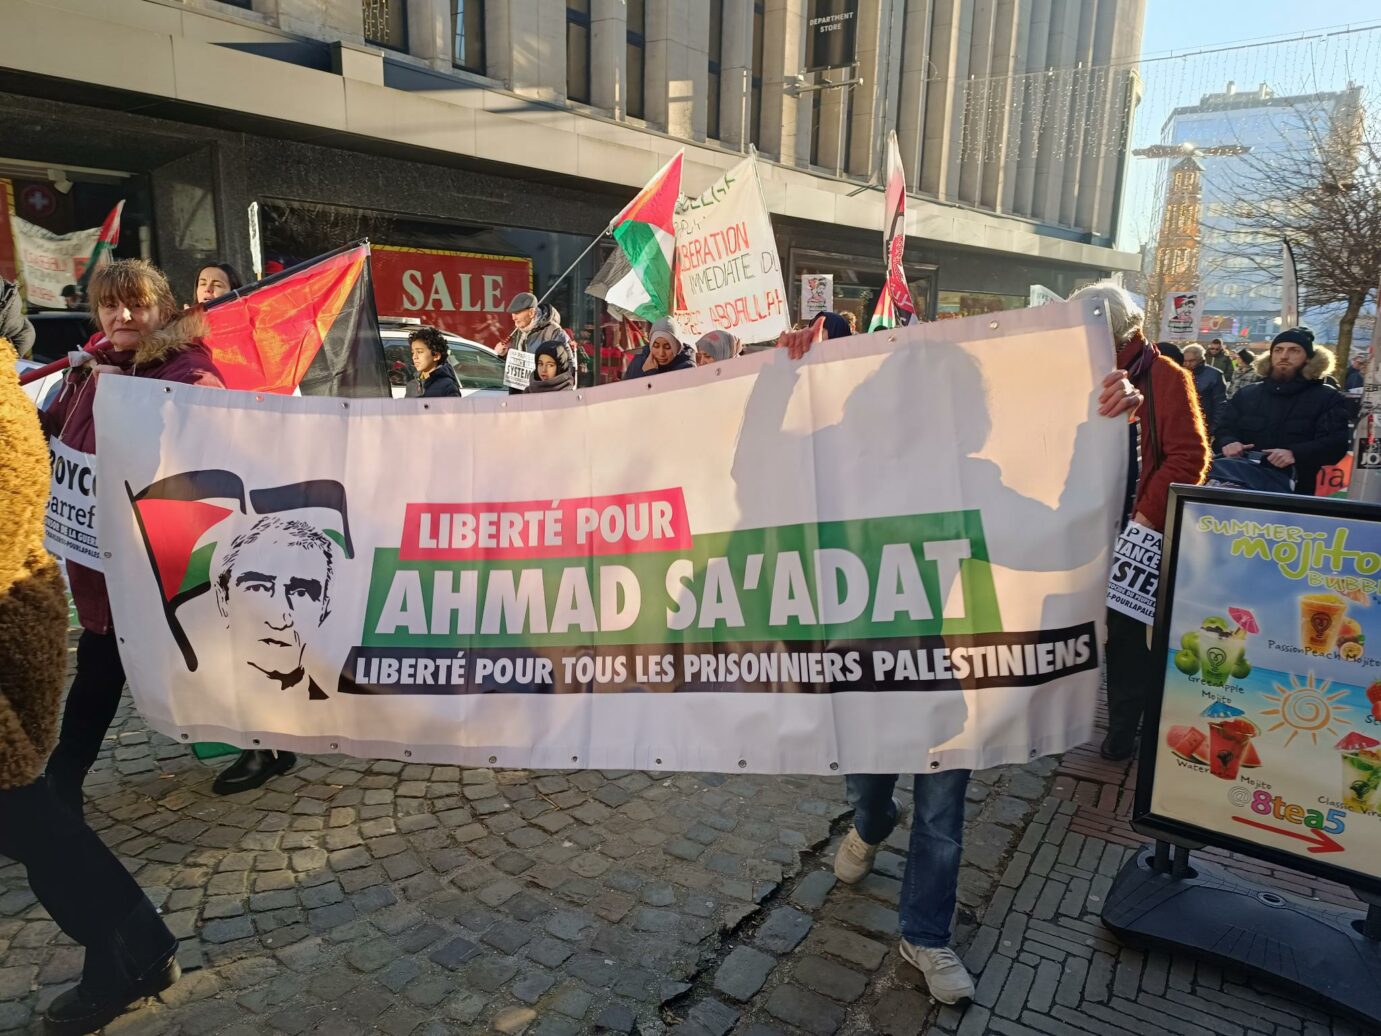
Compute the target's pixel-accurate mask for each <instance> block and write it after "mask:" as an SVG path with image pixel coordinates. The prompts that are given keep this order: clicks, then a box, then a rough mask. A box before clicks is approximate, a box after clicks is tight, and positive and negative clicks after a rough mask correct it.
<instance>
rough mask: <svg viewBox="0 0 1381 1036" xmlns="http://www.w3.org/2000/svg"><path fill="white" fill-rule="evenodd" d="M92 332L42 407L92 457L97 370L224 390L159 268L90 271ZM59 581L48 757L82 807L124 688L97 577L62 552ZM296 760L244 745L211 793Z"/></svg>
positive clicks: (129, 264)
mask: <svg viewBox="0 0 1381 1036" xmlns="http://www.w3.org/2000/svg"><path fill="white" fill-rule="evenodd" d="M88 296H89V298H90V300H91V306H92V311H93V314H94V315H95V317H96V320H97V322H98V323H99V325H100V331H98V332H97V333H96V334H95V335H93V336H92V338H91V340H90V341H89V342H87V344H86V348H85V350H84V351H83V352H82V353H80V354H76V355H77V356H78V358H79V359H80V361H81V362H79V363H74V364H73V366H72V368H71V369H70V370H69V371H68V373H67V375H66V377H65V378H64V379H63V384H62V389H61V391H60V392H59V393H58V396H57V398H56V399H55V400H54V401H53V403H52V404H51V405H50V406H49V407H48V409H47V410H45V411H42V412H41V414H40V420H41V421H42V424H43V430H44V432H45V433H46V434H47V435H48V436H49V437H51V438H53V439H56V440H57V441H58V442H59V443H61V444H62V445H63V446H65V447H66V448H67V450H68V451H70V452H72V453H74V454H76V455H78V456H88V457H90V458H91V461H92V463H94V454H95V452H96V419H95V409H94V408H95V399H96V390H97V386H98V384H99V382H100V379H101V378H102V377H114V376H117V375H127V376H131V377H139V378H157V379H159V380H161V381H176V382H182V383H184V384H188V385H204V386H208V387H211V388H224V387H225V384H224V382H222V380H221V375H220V372H219V371H218V370H217V369H216V365H215V363H214V362H213V361H212V359H211V353H210V352H209V351H208V350H207V348H206V346H205V344H204V343H203V342H202V341H201V337H200V336H201V334H202V333H203V331H204V330H205V326H206V324H205V320H204V318H203V317H202V315H201V310H200V309H190V310H179V309H178V308H177V303H176V302H175V301H174V299H173V292H172V289H171V288H170V287H169V286H168V280H167V278H166V277H164V276H163V274H162V272H161V271H160V270H159V269H158V268H157V267H155V266H154V265H153V264H152V263H149V262H148V261H146V260H143V259H120V260H117V261H116V262H113V263H111V264H109V265H107V266H104V267H102V268H101V269H99V270H97V271H96V273H95V274H93V275H92V278H91V285H90V288H89V289H88ZM67 579H68V584H69V585H70V586H71V589H72V599H73V601H74V602H75V603H76V606H77V617H78V618H79V619H80V621H81V625H82V635H81V640H80V641H78V643H77V673H76V676H75V677H74V679H73V681H72V689H71V690H70V691H69V692H68V695H67V705H66V708H65V710H64V712H63V717H62V734H61V736H60V737H59V739H58V744H57V748H56V749H54V751H53V756H52V758H51V759H49V760H48V771H47V772H48V782H49V784H50V785H51V786H52V790H53V793H54V794H55V795H56V796H57V798H58V799H59V800H60V801H61V802H63V803H64V804H66V805H67V806H68V807H69V808H70V809H71V810H72V811H73V812H74V813H75V814H76V815H77V816H81V815H82V785H83V783H85V781H86V775H87V772H88V771H90V769H91V767H92V765H93V764H94V763H95V762H96V756H97V755H98V754H99V753H100V750H101V742H102V741H104V740H105V735H106V731H108V730H109V729H110V724H111V721H112V720H113V719H114V718H115V710H116V709H117V708H118V707H119V705H120V696H121V694H122V693H123V692H124V686H125V669H124V665H123V664H122V662H121V660H120V649H119V642H118V640H117V639H116V636H115V630H114V626H113V624H112V621H111V614H110V598H109V597H108V596H107V594H106V585H105V576H104V575H102V574H101V573H100V572H98V571H96V570H94V569H92V568H90V567H88V566H86V565H83V564H80V563H78V562H77V561H74V560H72V559H70V558H69V559H67ZM295 762H296V760H295V759H294V758H293V757H292V755H291V754H290V753H282V754H279V755H277V756H275V755H273V754H272V753H269V752H244V753H241V756H240V758H239V759H238V760H237V761H236V762H235V763H232V764H231V766H230V767H229V768H227V769H226V770H225V771H224V772H222V773H221V775H220V776H219V777H218V778H217V779H216V784H215V790H216V791H217V792H218V793H219V794H229V793H230V792H234V791H245V790H248V789H250V788H255V787H258V786H259V785H260V784H263V783H264V781H266V780H268V779H269V777H272V776H273V775H274V774H277V773H284V772H286V771H287V770H288V769H290V768H291V767H292V765H293V764H294V763H295Z"/></svg>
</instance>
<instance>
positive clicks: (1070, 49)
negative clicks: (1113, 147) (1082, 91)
mask: <svg viewBox="0 0 1381 1036" xmlns="http://www.w3.org/2000/svg"><path fill="white" fill-rule="evenodd" d="M1078 44H1079V0H1051V4H1050V42H1049V43H1048V45H1047V49H1046V61H1047V65H1048V67H1049V69H1050V74H1049V75H1047V77H1046V82H1047V84H1048V85H1047V87H1046V102H1045V103H1046V111H1045V113H1044V116H1043V118H1042V121H1041V132H1040V137H1039V139H1038V140H1037V141H1036V178H1035V186H1034V191H1033V197H1032V206H1031V209H1032V211H1031V216H1032V218H1033V219H1039V220H1044V221H1045V222H1047V223H1058V222H1060V194H1061V190H1062V188H1063V185H1064V152H1065V150H1066V149H1067V147H1068V144H1069V133H1070V112H1071V107H1072V105H1071V103H1070V102H1071V100H1072V94H1073V90H1074V83H1075V76H1074V60H1075V59H1074V55H1075V52H1076V50H1077V48H1078Z"/></svg>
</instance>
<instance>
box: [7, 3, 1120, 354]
mask: <svg viewBox="0 0 1381 1036" xmlns="http://www.w3.org/2000/svg"><path fill="white" fill-rule="evenodd" d="M821 11H824V12H825V13H826V14H827V15H829V16H831V17H833V19H834V20H833V22H832V23H831V24H834V25H836V26H839V25H847V26H848V27H849V28H848V32H847V35H848V38H849V40H851V41H852V46H851V48H848V52H847V55H846V60H845V61H844V62H843V63H840V64H836V65H835V66H834V67H830V68H827V69H826V68H822V67H817V66H816V65H812V63H811V61H810V60H809V59H810V58H811V57H812V56H814V55H816V54H817V53H820V52H822V47H823V49H824V50H825V51H828V50H829V48H830V46H831V45H832V41H829V40H826V41H824V42H823V43H822V42H821V41H820V40H818V39H817V36H818V35H819V33H820V32H821V31H822V30H821V28H820V24H819V23H818V22H817V23H816V24H814V25H813V24H812V19H811V18H810V17H809V15H810V14H811V13H812V12H814V13H815V14H816V15H817V17H819V16H820V14H819V12H821ZM1143 16H1144V0H1023V2H1020V3H1015V2H1012V0H823V2H821V0H102V2H101V3H99V4H95V3H89V4H88V3H74V2H72V0H0V25H3V26H4V30H3V31H0V219H3V218H5V217H4V214H5V213H6V212H7V211H11V210H12V211H13V212H14V213H15V214H16V215H18V216H20V217H21V218H24V219H27V220H30V221H31V222H35V223H38V224H40V225H42V226H45V227H47V228H48V229H50V230H53V231H56V232H66V231H70V230H74V229H80V228H83V227H89V226H96V225H98V224H99V223H100V222H101V218H102V217H103V216H104V215H105V213H106V212H107V211H108V210H109V208H110V206H111V205H112V204H113V203H114V201H115V200H117V199H119V198H124V199H125V200H126V206H125V215H124V226H125V234H124V237H123V238H122V240H121V249H122V250H123V251H125V252H134V253H136V254H137V253H140V252H142V253H144V254H147V255H149V256H150V257H152V258H153V259H155V260H156V261H157V262H159V263H160V264H162V265H163V266H164V267H165V268H166V269H167V270H168V271H169V273H170V275H171V276H172V278H173V282H174V285H175V287H176V288H177V289H178V290H179V291H181V292H184V293H190V290H191V281H192V279H193V278H194V276H195V271H196V270H197V269H198V267H199V265H200V264H201V263H203V262H204V261H206V260H208V259H211V258H222V259H226V260H229V261H231V262H233V263H235V264H237V265H240V266H242V267H245V268H248V267H249V266H250V241H251V226H250V220H251V218H256V219H257V221H258V226H257V227H256V229H257V230H258V231H259V238H258V239H259V241H260V242H261V243H262V249H263V252H264V254H265V255H266V256H267V258H268V259H269V260H270V261H281V262H291V261H293V260H296V259H303V258H307V257H310V256H312V255H314V254H318V253H320V252H324V251H326V250H328V249H330V248H332V247H335V246H337V245H339V244H342V243H343V242H345V241H348V240H351V239H354V238H360V237H369V238H370V239H371V240H372V241H373V242H374V243H375V244H376V246H380V247H391V248H395V249H407V250H415V251H416V252H430V253H432V255H433V259H432V260H431V261H432V262H434V263H440V264H443V265H445V266H446V268H447V269H448V270H450V271H451V272H452V273H453V274H454V278H455V280H454V283H455V284H459V283H460V279H461V278H464V277H466V276H470V277H471V281H470V282H468V283H472V284H476V285H477V284H481V283H484V284H489V283H490V282H489V281H485V280H483V278H484V277H498V278H508V279H512V278H513V277H517V279H519V280H522V279H524V278H526V279H527V280H528V281H529V282H530V283H531V284H532V286H533V288H534V289H535V290H536V291H537V292H539V293H542V292H545V291H546V290H547V289H548V288H551V287H552V286H553V285H554V284H555V283H556V281H557V278H558V276H559V274H560V273H561V272H562V271H563V270H564V269H565V268H566V267H567V266H568V265H569V264H570V263H571V262H572V261H573V260H575V259H576V258H577V256H579V255H580V254H581V252H582V250H583V249H584V248H585V246H586V245H587V244H588V243H589V241H590V239H591V238H592V237H594V236H595V235H597V234H598V233H599V232H600V231H601V229H603V228H604V227H605V226H606V225H607V224H608V222H609V219H610V217H611V216H612V215H613V214H614V213H615V212H617V211H618V210H619V208H621V207H622V205H623V204H624V203H625V202H626V201H627V200H628V199H629V198H630V197H631V196H632V194H633V192H634V191H636V190H637V189H638V188H639V187H640V186H641V185H642V184H643V183H645V182H646V181H647V180H648V179H649V177H650V176H651V175H652V174H653V172H654V171H655V170H656V169H657V168H658V167H660V166H661V165H662V164H663V163H664V162H665V161H666V160H667V159H668V158H669V157H670V156H671V155H672V154H674V153H675V152H676V151H677V150H678V149H682V148H684V149H685V181H684V184H685V189H686V192H687V193H689V194H695V193H697V192H699V191H700V190H702V189H703V188H704V187H705V186H707V185H708V184H709V183H711V182H712V181H713V180H714V179H715V178H716V177H718V176H719V175H721V174H722V173H723V172H725V171H726V170H727V169H729V168H731V167H732V166H733V165H734V164H735V163H737V162H739V161H740V160H741V159H742V157H743V156H744V155H745V154H746V153H747V152H748V151H749V150H750V148H754V147H755V148H756V149H757V151H758V153H759V155H760V158H761V163H760V167H761V173H762V179H763V183H764V193H765V196H766V200H767V204H768V207H769V209H770V210H771V213H772V219H773V227H774V231H775V234H776V239H777V247H778V252H779V254H780V257H781V261H782V265H783V268H784V273H785V275H786V277H787V282H788V284H789V285H791V286H793V294H794V286H795V285H798V284H799V283H800V281H799V278H800V276H801V275H803V274H807V273H830V274H833V275H834V278H835V280H834V284H835V305H836V308H838V309H845V310H847V309H852V310H854V311H855V312H858V313H860V314H862V315H864V316H865V317H866V315H867V312H868V311H869V310H870V309H871V306H872V301H873V299H874V298H875V297H876V292H877V289H878V288H879V286H880V285H881V283H882V277H883V249H882V239H881V233H880V232H881V229H882V218H883V211H882V210H883V204H882V199H881V195H880V193H879V192H877V191H875V190H869V189H867V188H868V185H869V184H870V183H875V182H876V179H877V174H878V170H879V168H880V166H881V164H882V158H883V153H884V148H885V141H886V137H887V134H888V132H889V131H890V130H894V129H895V130H896V131H897V133H898V136H899V140H900V145H901V150H902V154H903V161H904V164H905V167H906V172H907V177H908V180H909V184H910V187H911V190H912V192H913V198H912V199H911V201H910V203H909V204H908V226H909V232H910V237H911V240H910V241H909V242H908V245H907V250H906V256H907V273H908V279H909V280H910V283H911V285H912V288H913V291H914V294H915V297H916V304H917V309H918V311H919V312H921V313H922V314H923V315H925V316H926V317H928V318H934V317H936V316H957V315H963V314H967V313H975V312H988V311H992V310H997V309H1003V308H1012V307H1018V306H1024V305H1026V304H1027V299H1028V295H1029V291H1030V288H1031V286H1032V285H1035V284H1040V285H1044V286H1046V287H1048V288H1051V289H1053V290H1055V291H1058V292H1060V293H1061V294H1067V293H1068V292H1069V291H1071V290H1072V289H1074V288H1075V287H1077V286H1079V285H1080V284H1081V283H1085V282H1087V281H1090V280H1093V279H1095V278H1098V277H1100V276H1103V275H1106V274H1108V273H1110V272H1116V271H1122V270H1132V269H1135V268H1136V266H1137V263H1138V259H1137V257H1136V256H1135V255H1134V254H1131V253H1124V252H1119V251H1117V250H1116V249H1115V248H1114V246H1113V241H1114V239H1115V237H1116V231H1117V226H1116V220H1117V213H1118V210H1119V196H1120V190H1121V183H1122V181H1123V174H1124V171H1125V163H1126V141H1127V138H1128V128H1129V125H1130V121H1131V117H1132V113H1133V110H1134V107H1135V102H1136V98H1137V94H1136V77H1135V63H1136V59H1137V55H1138V52H1139V50H1140V41H1141V30H1142V20H1143ZM825 64H829V62H826V63H825ZM846 82H852V83H853V85H847V86H846V85H838V84H843V83H846ZM6 197H8V198H9V199H11V204H10V205H9V206H7V205H6V204H5V203H4V199H5V198H6ZM252 213H254V214H257V215H255V216H254V217H252V216H251V214H252ZM7 243H8V235H7V234H6V233H4V232H3V228H0V273H4V274H6V275H12V274H13V272H14V271H13V256H12V254H11V253H10V252H9V250H8V247H7ZM602 251H604V249H603V248H597V249H596V250H594V252H592V253H591V254H590V255H589V256H587V257H586V258H585V259H584V260H583V261H582V262H580V263H578V264H577V265H576V269H575V272H574V274H573V276H572V277H570V278H568V279H567V280H565V281H563V282H561V284H560V286H559V287H557V288H556V291H555V293H554V295H553V299H554V300H555V302H556V305H557V307H558V309H559V310H560V311H561V313H562V315H563V322H564V323H566V324H567V325H568V326H570V327H572V328H574V329H575V330H576V332H577V335H578V336H579V337H580V338H582V339H586V340H591V341H592V344H597V343H598V342H599V340H600V339H601V338H602V337H604V336H605V335H606V334H608V333H610V332H609V331H608V328H609V322H608V321H607V320H605V318H604V314H603V311H602V310H601V309H600V308H599V307H598V305H597V303H596V300H594V299H592V298H590V297H588V296H587V295H585V294H584V287H585V285H586V284H587V283H588V281H589V279H590V277H591V276H592V275H593V273H594V271H595V270H596V269H597V268H598V265H599V263H600V261H601V258H602V256H601V252H602ZM496 263H497V264H498V265H495V264H496ZM382 265H383V264H380V266H381V268H382ZM402 266H406V264H401V265H400V264H398V263H393V264H391V265H390V266H389V269H391V270H396V269H399V268H401V267H402ZM490 267H493V269H490ZM495 270H497V271H498V272H494V271H495ZM494 283H498V282H494ZM503 284H504V285H505V290H507V285H508V280H503ZM385 287H390V288H397V287H398V286H396V285H393V286H380V288H379V292H380V294H382V292H383V291H384V288H385ZM498 294H503V292H497V294H496V293H494V292H489V291H478V290H476V291H475V292H474V293H473V294H472V293H470V292H468V291H463V290H460V289H459V288H454V289H453V290H452V291H451V292H450V295H449V299H447V298H445V297H442V298H440V299H439V300H438V302H437V304H444V303H445V302H447V301H449V302H450V304H452V305H464V304H473V305H475V306H478V307H481V308H485V307H490V306H492V305H493V304H494V301H495V298H497V295H498ZM393 295H394V296H397V297H404V296H405V295H406V292H404V291H402V290H396V291H393ZM491 296H492V297H491ZM427 301H428V304H430V303H431V301H432V300H431V299H428V300H427ZM797 301H798V300H797V299H794V298H793V300H792V303H793V306H792V308H793V311H794V309H795V304H796V302H797ZM414 315H418V316H421V317H422V318H424V319H425V318H426V317H427V316H428V311H427V310H426V309H425V307H424V308H423V310H421V311H419V312H417V313H416V314H414ZM493 316H494V320H493V324H494V332H495V333H496V334H497V333H498V332H499V331H501V330H502V329H503V325H504V324H505V322H506V320H507V317H506V313H504V312H503V311H502V310H500V311H499V312H496V313H494V314H493ZM865 323H866V319H865ZM606 344H607V343H606Z"/></svg>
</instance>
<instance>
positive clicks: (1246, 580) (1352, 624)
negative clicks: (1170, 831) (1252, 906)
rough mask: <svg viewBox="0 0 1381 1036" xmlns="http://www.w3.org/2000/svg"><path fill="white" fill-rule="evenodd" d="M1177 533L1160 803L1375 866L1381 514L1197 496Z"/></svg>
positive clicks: (1328, 858) (1227, 830)
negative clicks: (1318, 511)
mask: <svg viewBox="0 0 1381 1036" xmlns="http://www.w3.org/2000/svg"><path fill="white" fill-rule="evenodd" d="M1178 546H1179V552H1178V556H1177V560H1176V566H1175V582H1174V591H1173V599H1172V602H1171V608H1170V610H1169V614H1168V615H1167V616H1166V621H1168V622H1169V623H1170V630H1169V634H1170V642H1169V650H1168V652H1167V657H1166V659H1165V693H1164V698H1163V702H1162V708H1161V722H1160V729H1159V731H1158V742H1157V747H1156V774H1155V782H1154V791H1153V793H1152V801H1151V811H1152V813H1154V814H1156V815H1158V816H1164V817H1171V818H1174V819H1176V820H1179V821H1182V822H1184V823H1188V824H1193V825H1196V826H1199V827H1203V828H1207V829H1208V830H1210V831H1214V832H1217V833H1220V834H1223V835H1227V836H1230V837H1235V838H1240V839H1245V840H1247V841H1251V842H1254V843H1257V844H1260V845H1263V846H1266V847H1269V848H1272V849H1275V850H1278V851H1283V852H1288V853H1294V854H1301V855H1305V856H1306V857H1307V858H1309V859H1311V860H1314V861H1317V862H1319V863H1327V864H1331V865H1334V866H1340V867H1344V868H1347V869H1350V870H1355V871H1359V872H1363V873H1367V874H1373V875H1375V874H1381V525H1379V524H1376V523H1373V522H1370V521H1364V520H1360V519H1341V518H1336V517H1324V516H1321V515H1310V514H1295V513H1290V512H1287V511H1275V510H1266V509H1258V508H1249V507H1236V506H1228V505H1223V504H1215V503H1206V502H1201V501H1190V502H1186V503H1185V504H1184V507H1183V511H1182V512H1181V516H1180V521H1179V529H1178Z"/></svg>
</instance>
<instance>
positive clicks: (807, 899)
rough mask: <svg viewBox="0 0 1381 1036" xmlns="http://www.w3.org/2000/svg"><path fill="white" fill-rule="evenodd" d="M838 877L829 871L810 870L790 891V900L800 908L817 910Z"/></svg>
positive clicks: (836, 882) (823, 902)
mask: <svg viewBox="0 0 1381 1036" xmlns="http://www.w3.org/2000/svg"><path fill="white" fill-rule="evenodd" d="M836 884H838V879H837V878H835V876H834V875H833V874H831V873H830V872H829V871H811V872H810V873H809V874H807V875H806V876H805V877H804V878H803V879H801V881H800V882H799V883H798V884H797V886H796V888H795V889H793V890H792V892H791V902H793V903H795V904H796V905H797V906H798V907H800V908H801V909H802V910H819V909H820V908H821V907H822V906H824V905H825V899H826V898H827V897H828V896H829V894H830V890H831V889H833V888H834V886H835V885H836Z"/></svg>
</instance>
